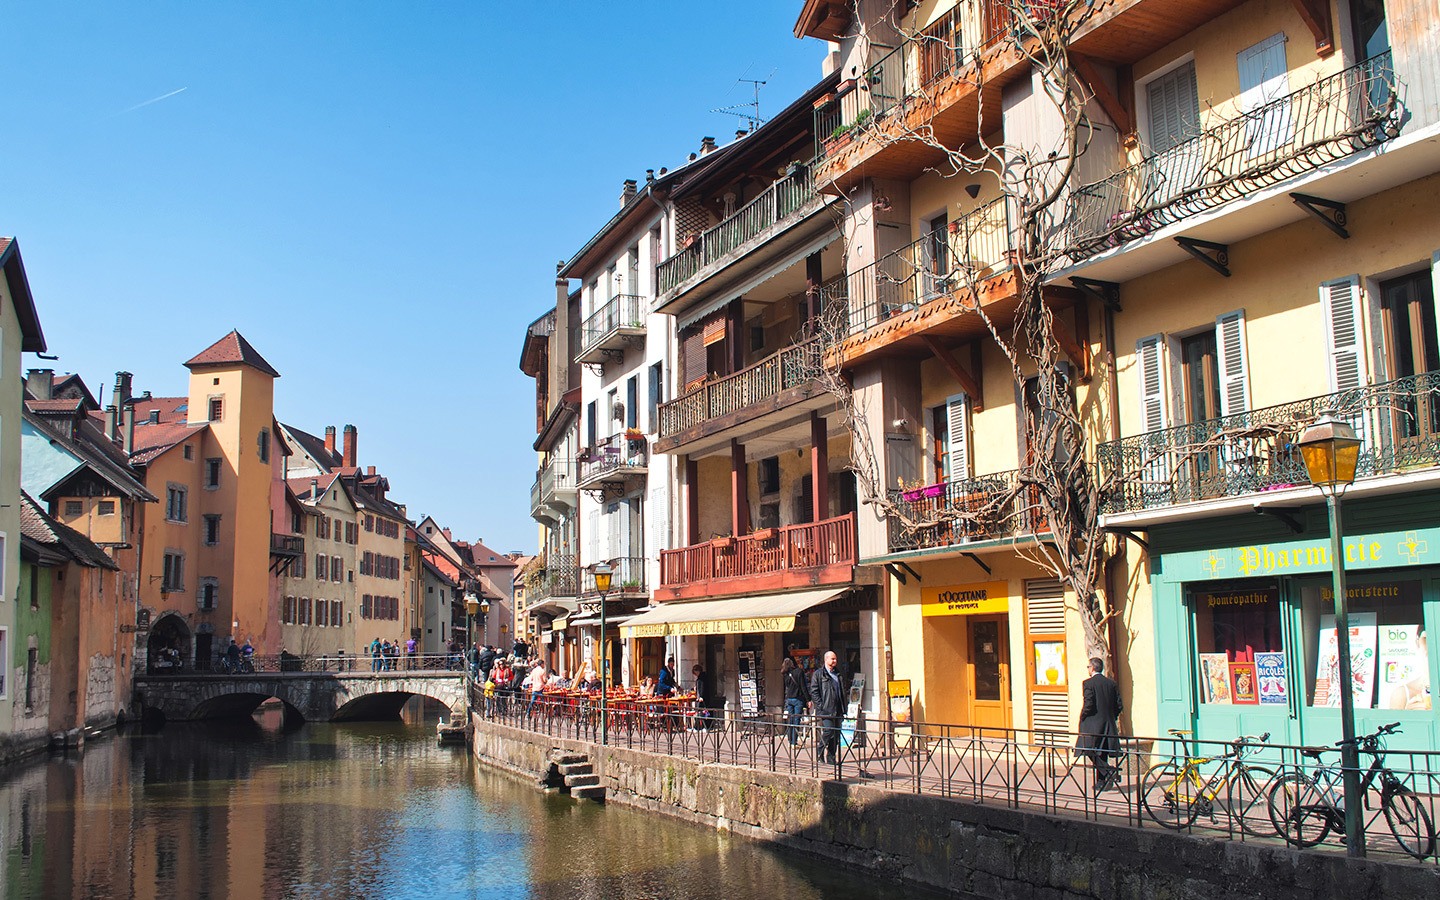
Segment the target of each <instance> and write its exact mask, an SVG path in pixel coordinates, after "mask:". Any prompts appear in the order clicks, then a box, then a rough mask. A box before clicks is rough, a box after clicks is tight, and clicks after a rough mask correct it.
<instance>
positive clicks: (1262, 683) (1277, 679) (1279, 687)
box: [1255, 652, 1290, 706]
mask: <svg viewBox="0 0 1440 900" xmlns="http://www.w3.org/2000/svg"><path fill="white" fill-rule="evenodd" d="M1255 680H1256V682H1257V684H1258V685H1259V688H1260V703H1261V704H1262V705H1264V704H1268V703H1275V704H1279V705H1282V706H1283V705H1284V704H1285V703H1287V702H1289V700H1290V688H1289V682H1288V681H1287V679H1286V677H1285V654H1284V653H1264V652H1262V653H1256V654H1255Z"/></svg>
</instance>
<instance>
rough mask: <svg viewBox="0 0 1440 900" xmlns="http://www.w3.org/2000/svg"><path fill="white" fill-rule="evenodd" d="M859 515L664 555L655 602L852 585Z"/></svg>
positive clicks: (761, 532) (777, 530) (741, 537)
mask: <svg viewBox="0 0 1440 900" xmlns="http://www.w3.org/2000/svg"><path fill="white" fill-rule="evenodd" d="M855 559H856V552H855V516H854V514H853V513H852V514H850V515H845V516H839V517H836V518H833V519H825V520H823V521H820V522H813V523H810V524H808V525H783V526H781V527H779V528H766V529H764V530H761V531H757V532H754V533H753V534H746V535H741V536H739V537H725V538H716V539H715V540H712V541H706V542H704V543H702V544H694V545H692V546H689V547H681V548H679V549H677V550H662V551H661V552H660V586H659V587H658V588H656V590H655V592H654V598H653V599H654V600H657V601H661V602H663V601H666V600H685V599H699V598H702V597H713V596H721V595H725V594H737V593H750V592H755V593H760V592H768V591H784V590H790V589H794V588H800V587H816V586H821V585H830V584H846V583H848V582H850V581H852V580H853V579H854V574H855Z"/></svg>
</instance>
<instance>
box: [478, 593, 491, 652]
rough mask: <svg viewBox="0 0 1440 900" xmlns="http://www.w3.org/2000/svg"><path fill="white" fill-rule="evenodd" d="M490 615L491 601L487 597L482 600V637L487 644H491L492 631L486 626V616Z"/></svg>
mask: <svg viewBox="0 0 1440 900" xmlns="http://www.w3.org/2000/svg"><path fill="white" fill-rule="evenodd" d="M488 615H490V601H489V600H486V599H485V598H483V597H482V598H481V600H480V638H481V640H483V641H484V642H485V646H487V647H488V646H490V631H489V629H487V628H486V627H485V617H486V616H488Z"/></svg>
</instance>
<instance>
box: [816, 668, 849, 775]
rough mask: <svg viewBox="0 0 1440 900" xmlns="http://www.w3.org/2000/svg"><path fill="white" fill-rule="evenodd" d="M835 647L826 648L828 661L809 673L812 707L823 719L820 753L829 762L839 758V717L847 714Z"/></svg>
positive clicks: (821, 720) (836, 760)
mask: <svg viewBox="0 0 1440 900" xmlns="http://www.w3.org/2000/svg"><path fill="white" fill-rule="evenodd" d="M839 662H840V660H839V658H838V657H837V656H836V655H835V651H834V650H826V651H825V664H824V665H823V666H821V667H820V668H818V669H816V670H815V674H814V675H812V676H810V708H811V710H812V711H814V713H815V715H816V717H818V718H819V719H820V755H821V759H822V761H824V762H827V763H834V764H837V765H838V764H839V762H840V720H841V719H842V718H844V716H845V686H844V685H842V684H841V683H840V673H839V672H838V671H836V666H837V665H838V664H839Z"/></svg>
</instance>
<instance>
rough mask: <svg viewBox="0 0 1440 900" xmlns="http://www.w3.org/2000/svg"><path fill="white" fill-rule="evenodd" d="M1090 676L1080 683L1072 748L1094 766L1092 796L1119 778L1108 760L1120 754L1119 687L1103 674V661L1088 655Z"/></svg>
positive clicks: (1121, 704) (1120, 703)
mask: <svg viewBox="0 0 1440 900" xmlns="http://www.w3.org/2000/svg"><path fill="white" fill-rule="evenodd" d="M1086 669H1087V670H1088V671H1089V673H1090V677H1089V678H1086V679H1085V683H1084V684H1083V685H1082V686H1081V688H1082V692H1083V695H1084V703H1083V705H1082V706H1081V707H1080V739H1079V740H1078V741H1076V742H1075V750H1076V753H1077V755H1079V756H1080V757H1082V758H1083V757H1087V756H1088V757H1089V758H1090V762H1091V764H1092V765H1094V767H1095V795H1096V796H1097V797H1098V796H1099V795H1100V792H1101V791H1103V790H1105V789H1106V788H1109V787H1114V786H1115V785H1116V784H1117V783H1118V782H1119V780H1120V778H1119V776H1120V770H1119V768H1117V767H1116V765H1115V764H1114V762H1112V760H1115V759H1119V757H1120V725H1119V722H1118V719H1119V718H1120V713H1121V712H1123V711H1124V710H1125V704H1124V703H1122V702H1121V701H1120V686H1119V685H1117V684H1116V683H1115V682H1114V680H1113V679H1111V678H1110V677H1108V676H1107V675H1106V674H1105V660H1103V659H1101V658H1099V657H1098V656H1096V657H1091V659H1090V664H1089V665H1088V666H1086Z"/></svg>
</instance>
